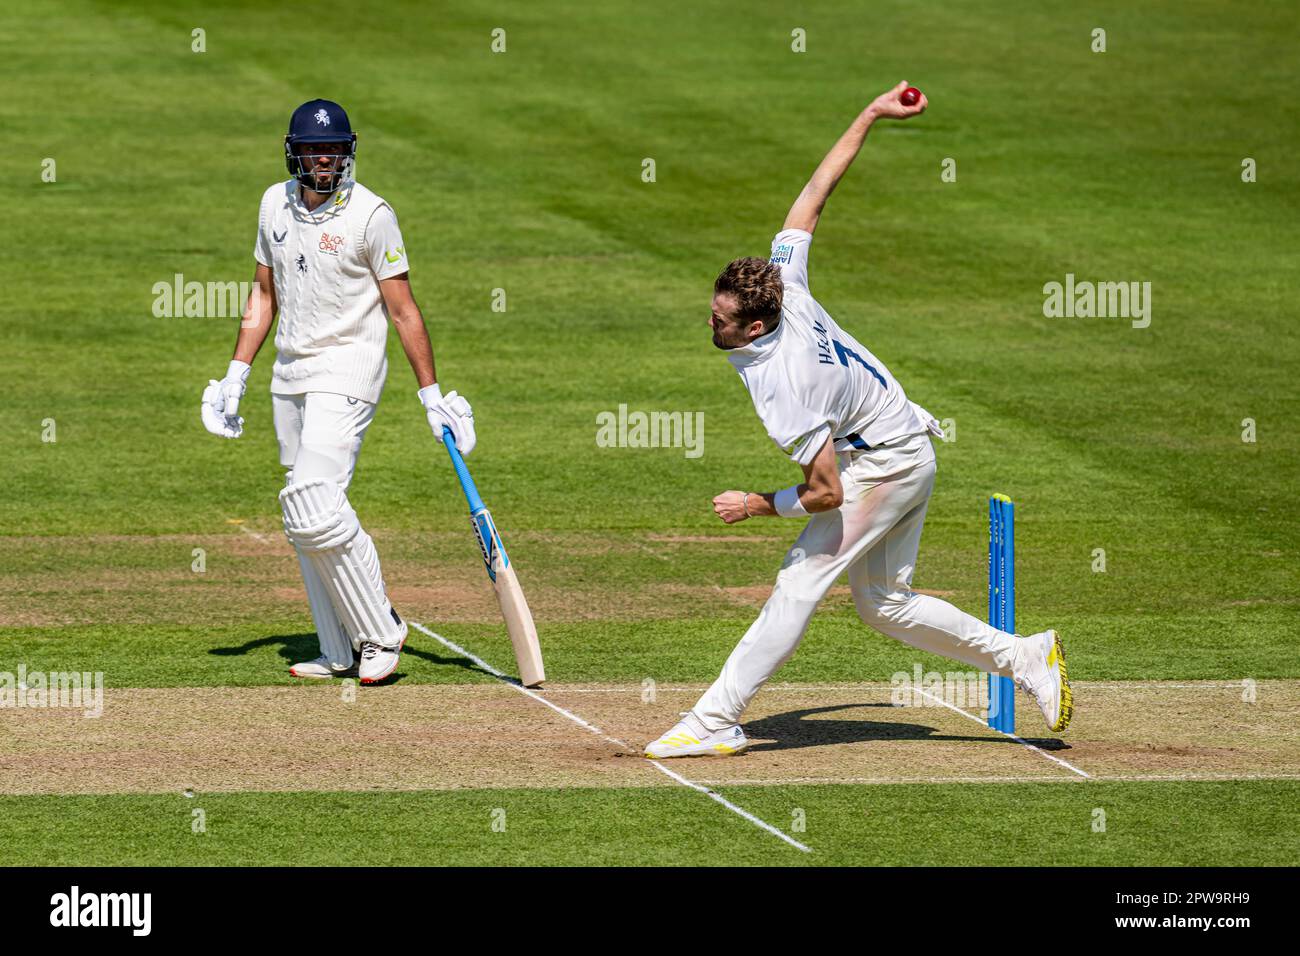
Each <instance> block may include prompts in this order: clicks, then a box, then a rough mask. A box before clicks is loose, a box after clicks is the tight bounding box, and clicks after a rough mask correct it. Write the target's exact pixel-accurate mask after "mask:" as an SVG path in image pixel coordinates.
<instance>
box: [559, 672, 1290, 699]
mask: <svg viewBox="0 0 1300 956" xmlns="http://www.w3.org/2000/svg"><path fill="white" fill-rule="evenodd" d="M963 673H966V672H963ZM969 673H971V674H974V675H976V676H977V677H983V676H984V675H983V673H982V672H980V671H970V672H969ZM1271 683H1278V684H1283V683H1295V681H1294V680H1291V679H1288V678H1261V679H1260V680H1258V681H1256V682H1255V686H1256V687H1267V686H1268V685H1269V684H1271ZM1070 684H1071V686H1073V687H1077V688H1083V689H1087V690H1214V689H1222V690H1241V689H1242V684H1241V681H1200V682H1198V683H1194V684H1176V683H1171V682H1163V681H1155V682H1148V683H1139V682H1137V681H1081V680H1072V681H1070ZM561 686H562V689H563V690H564V692H565V693H566V694H636V695H637V696H640V695H641V693H642V692H643V691H644V690H645V688H644V687H643V686H642V685H641V684H607V685H604V686H599V685H597V686H587V687H583V686H580V685H569V684H564V685H561ZM710 686H711V685H709V684H673V685H667V684H661V685H658V686H657V687H656V688H655V690H656V691H663V692H667V693H678V692H680V693H687V692H692V693H698V692H701V691H705V690H708V689H709V687H710ZM897 686H898V685H896V684H891V683H886V682H884V681H873V682H867V683H855V684H767V685H764V687H763V694H764V696H766V695H768V694H781V693H785V694H790V693H800V692H802V691H809V690H828V691H844V692H849V691H855V690H890V691H892V690H894V689H895V688H896V687H897Z"/></svg>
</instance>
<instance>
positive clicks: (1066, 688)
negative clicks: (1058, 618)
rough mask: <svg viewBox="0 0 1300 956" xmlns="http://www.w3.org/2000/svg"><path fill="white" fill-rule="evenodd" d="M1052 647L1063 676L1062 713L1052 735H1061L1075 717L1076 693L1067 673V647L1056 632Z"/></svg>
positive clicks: (1053, 633)
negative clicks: (1072, 689) (1071, 687)
mask: <svg viewBox="0 0 1300 956" xmlns="http://www.w3.org/2000/svg"><path fill="white" fill-rule="evenodd" d="M1052 647H1053V648H1054V649H1055V651H1056V669H1057V670H1058V671H1059V672H1060V674H1061V713H1060V715H1059V716H1058V717H1057V718H1056V723H1054V724H1052V727H1051V729H1052V733H1054V734H1059V733H1060V732H1061V731H1063V730H1065V728H1066V727H1069V726H1070V718H1072V717H1073V716H1074V692H1073V691H1071V690H1070V675H1069V674H1067V673H1066V671H1065V645H1064V644H1062V643H1061V635H1060V634H1058V633H1056V631H1052Z"/></svg>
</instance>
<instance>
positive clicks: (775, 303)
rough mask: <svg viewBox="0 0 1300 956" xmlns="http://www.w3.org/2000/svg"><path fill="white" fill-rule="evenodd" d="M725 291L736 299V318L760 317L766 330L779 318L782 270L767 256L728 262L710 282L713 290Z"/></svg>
mask: <svg viewBox="0 0 1300 956" xmlns="http://www.w3.org/2000/svg"><path fill="white" fill-rule="evenodd" d="M719 292H725V293H726V294H727V295H730V296H732V297H734V298H735V300H736V318H738V319H741V320H742V321H751V322H752V321H753V320H754V319H760V320H762V323H763V329H764V330H765V331H767V332H770V331H772V329H774V328H776V324H777V323H778V322H779V321H780V320H781V299H782V297H783V295H784V292H785V287H784V286H783V285H782V284H781V270H780V269H779V268H778V267H777V266H776V265H774V264H773V263H771V262H768V261H767V260H766V259H759V258H758V257H756V256H746V257H745V258H743V259H735V260H733V261H732V262H729V263H727V268H725V269H723V270H722V272H721V273H719V275H718V278H717V280H716V281H715V282H714V283H713V293H714V295H717V294H718V293H719Z"/></svg>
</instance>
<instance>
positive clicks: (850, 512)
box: [646, 83, 1072, 758]
mask: <svg viewBox="0 0 1300 956" xmlns="http://www.w3.org/2000/svg"><path fill="white" fill-rule="evenodd" d="M905 91H907V95H906V96H905V95H904V94H905ZM913 96H914V91H911V90H910V89H909V87H908V85H907V84H906V83H900V84H899V85H898V86H897V87H895V88H894V89H893V90H890V91H889V92H887V93H884V94H882V95H881V96H879V97H877V98H876V99H875V100H874V101H873V102H872V103H871V105H869V106H868V107H867V108H866V109H865V110H863V111H862V113H860V114H859V115H858V117H857V118H856V119H855V120H854V121H853V123H852V124H851V125H850V126H849V128H848V130H847V131H846V132H845V133H844V135H843V136H841V137H840V139H839V141H838V142H837V143H836V144H835V146H834V147H832V149H831V151H830V152H829V153H827V155H826V158H825V159H823V160H822V162H821V165H819V166H818V167H817V170H816V171H815V172H814V173H813V175H812V178H811V179H810V180H809V181H808V184H807V185H806V186H804V188H803V190H802V191H801V192H800V193H799V196H798V198H797V199H796V200H795V202H794V205H793V206H791V207H790V212H789V214H788V215H787V216H786V219H785V224H784V226H783V227H782V228H781V231H780V232H778V233H777V234H776V237H775V238H774V239H773V240H772V254H771V259H770V260H764V259H758V258H752V257H751V258H743V259H736V260H735V261H733V262H731V263H730V264H729V265H728V266H727V267H726V268H725V269H724V270H723V271H722V273H721V274H720V275H719V276H718V278H717V281H716V282H715V283H714V287H713V301H712V312H711V315H710V318H709V326H710V328H711V329H712V331H713V344H714V345H715V346H717V347H718V348H719V349H722V350H724V351H725V352H726V354H727V358H728V360H729V361H730V362H731V364H732V365H733V366H734V367H735V369H736V371H737V372H738V373H739V374H740V377H741V380H742V381H743V382H744V383H745V388H746V389H747V390H748V392H749V396H750V398H751V399H752V400H753V403H754V410H755V411H756V412H757V413H758V417H759V419H760V420H761V421H762V423H763V426H764V428H765V429H766V431H767V433H768V436H769V437H770V438H771V439H772V441H774V442H775V443H776V445H777V447H779V448H780V449H781V450H782V451H783V452H784V453H785V454H786V455H788V456H789V457H790V460H791V461H793V462H794V463H795V464H796V465H798V466H799V467H800V468H801V469H802V471H803V480H802V481H801V482H799V483H798V484H795V485H792V486H790V487H789V488H785V489H782V490H779V491H770V492H764V491H725V492H723V493H722V494H720V495H718V496H717V497H716V498H714V499H713V510H714V511H715V512H716V513H717V515H718V517H719V518H721V519H722V520H723V521H724V522H726V523H727V524H735V523H737V522H740V521H746V520H748V519H750V518H767V517H780V518H789V519H794V520H797V521H801V522H803V531H802V532H801V533H800V535H799V538H798V540H797V541H795V543H794V546H793V547H792V548H790V550H789V552H787V554H786V556H785V561H784V562H783V564H782V566H781V571H780V573H779V574H778V575H777V578H776V586H775V587H774V588H773V590H772V594H771V597H769V598H768V600H767V604H766V605H765V606H764V607H763V610H762V612H761V613H760V614H759V616H758V619H757V620H756V621H755V622H754V623H753V624H752V625H751V626H750V628H749V630H748V632H746V634H745V636H744V637H743V638H742V639H741V641H740V643H739V644H738V645H737V646H736V649H735V650H734V651H732V652H731V656H730V657H728V658H727V662H726V663H725V664H724V665H723V668H722V673H721V674H720V675H719V676H718V679H717V680H715V681H714V682H713V685H712V686H711V687H710V688H709V689H708V690H707V691H706V692H705V693H704V696H703V697H701V698H700V699H699V701H698V702H697V703H696V704H695V706H694V707H693V708H692V709H691V710H690V711H689V712H688V713H687V714H685V715H684V716H683V719H682V720H681V721H680V722H679V723H677V724H676V725H675V726H674V727H673V728H672V729H670V730H669V731H668V732H667V733H665V734H664V735H663V736H662V737H660V738H659V739H658V740H656V741H654V742H652V743H650V744H649V745H648V746H647V747H646V756H648V757H653V758H662V757H685V756H699V755H717V754H724V755H725V754H734V753H739V752H740V751H742V750H744V749H745V748H746V747H748V745H749V742H748V740H747V739H746V737H745V734H744V731H743V730H742V728H741V727H740V725H739V723H738V722H739V720H740V717H741V715H742V714H743V713H744V711H745V708H746V707H748V706H749V703H750V701H752V700H753V699H754V696H755V695H756V694H757V693H758V691H759V688H761V687H762V686H763V684H764V683H765V682H766V681H767V679H768V678H769V677H771V676H772V674H773V673H775V672H776V670H777V669H778V668H779V667H780V666H781V665H782V664H784V663H785V662H786V661H787V660H789V658H790V656H791V655H792V654H793V653H794V651H795V648H796V647H798V645H799V642H800V641H801V640H802V639H803V635H804V631H805V630H806V629H807V627H808V622H809V620H810V619H811V617H812V615H813V612H814V611H815V610H816V608H817V605H818V603H819V602H820V601H821V599H822V598H823V597H824V596H825V594H826V592H827V591H828V590H829V589H830V587H831V585H832V584H833V583H834V582H835V580H836V579H837V578H838V577H839V576H840V575H841V574H844V573H847V574H848V580H849V586H850V588H851V590H852V592H853V600H854V603H855V604H856V606H857V610H858V614H859V616H860V617H861V618H862V620H863V622H865V623H866V624H868V625H870V626H871V627H873V628H875V629H876V630H878V631H881V632H882V633H884V634H887V635H889V636H890V637H894V638H897V639H898V640H900V641H903V642H905V643H907V644H910V645H912V646H913V647H917V648H920V649H921V650H924V651H929V652H930V653H933V654H939V655H942V656H944V657H948V658H952V659H954V660H958V661H962V662H963V663H966V664H969V665H972V666H974V667H977V668H979V669H980V670H983V671H987V672H989V673H992V674H1000V675H1003V676H1009V677H1011V678H1012V679H1013V680H1014V681H1015V683H1016V685H1017V686H1018V687H1020V688H1021V689H1023V690H1024V691H1026V692H1027V693H1028V694H1029V695H1030V696H1031V697H1032V698H1033V699H1034V700H1035V701H1036V702H1037V704H1038V706H1039V707H1040V708H1041V710H1042V712H1043V716H1044V718H1045V719H1046V721H1047V725H1048V727H1049V728H1050V729H1051V730H1052V731H1053V732H1058V733H1059V732H1060V731H1062V730H1064V729H1065V727H1066V725H1067V724H1068V723H1069V722H1070V716H1071V711H1072V699H1071V693H1070V684H1069V680H1068V678H1067V676H1066V672H1065V656H1064V652H1063V650H1062V646H1061V639H1060V637H1059V636H1058V635H1057V633H1056V632H1055V631H1051V630H1049V631H1044V632H1042V633H1039V634H1034V635H1031V636H1029V637H1021V636H1019V635H1016V634H1009V633H1007V632H1005V631H1000V630H998V629H996V628H994V627H991V626H990V625H988V624H985V623H984V622H983V621H981V620H980V619H979V618H976V617H974V616H972V615H970V614H967V613H965V612H963V611H961V610H959V609H957V608H956V607H953V606H952V605H951V604H949V603H948V602H946V601H942V600H940V599H939V598H936V597H930V596H928V595H924V594H917V593H916V592H914V591H913V590H912V587H911V583H912V572H913V570H914V569H915V566H916V557H917V551H918V549H919V547H920V542H921V526H922V524H923V523H924V521H925V511H926V506H927V504H928V503H929V499H930V493H931V491H932V490H933V488H934V472H935V456H934V450H933V449H932V448H931V447H930V433H934V434H941V432H940V431H939V429H938V423H937V422H935V421H934V419H933V418H932V417H931V416H930V415H929V414H928V413H927V412H925V410H924V409H922V408H920V407H919V406H917V405H915V404H913V403H911V402H909V401H908V399H907V396H906V395H905V394H904V392H903V389H902V387H901V386H900V385H899V383H898V381H897V380H896V379H895V378H894V376H893V375H891V374H890V372H889V369H887V368H886V367H885V365H884V364H883V363H882V362H881V361H880V359H878V358H877V357H876V356H875V355H873V354H872V353H871V352H869V351H868V350H867V349H866V348H865V347H864V346H863V345H862V344H861V343H860V342H859V341H858V340H857V339H855V338H854V337H853V336H851V335H850V334H849V333H848V332H846V331H845V330H844V329H842V328H841V327H840V326H839V325H838V324H837V323H836V322H835V320H834V319H832V318H831V317H830V315H829V314H827V312H826V310H825V309H823V308H822V306H821V305H820V304H819V303H818V302H817V300H816V299H814V298H813V296H812V293H811V291H809V285H808V251H809V248H810V247H811V245H812V238H813V233H814V232H815V231H816V229H817V222H818V219H819V218H820V217H821V213H822V209H823V207H824V206H825V204H826V200H827V198H828V197H829V196H830V194H831V192H832V191H833V190H834V189H835V186H836V184H837V183H838V182H839V181H840V178H841V177H842V176H843V175H844V173H845V172H846V171H847V170H848V168H849V166H850V165H851V164H852V162H853V160H854V159H855V158H856V157H857V155H858V152H859V150H861V148H862V144H863V143H864V142H865V140H866V138H867V133H868V132H869V131H870V129H871V127H872V126H873V125H874V124H875V123H876V122H878V121H880V120H887V119H888V120H907V119H911V118H912V117H915V116H918V115H919V114H921V113H923V112H924V111H925V108H926V105H927V103H926V99H925V97H924V96H920V97H919V99H915V100H914V99H913Z"/></svg>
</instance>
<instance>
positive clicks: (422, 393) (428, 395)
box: [415, 382, 442, 408]
mask: <svg viewBox="0 0 1300 956" xmlns="http://www.w3.org/2000/svg"><path fill="white" fill-rule="evenodd" d="M415 397H416V398H418V399H419V400H420V404H421V405H423V406H424V407H425V408H428V407H429V406H430V405H436V404H438V403H439V402H440V401H442V389H441V388H439V387H438V383H437V382H434V383H433V384H432V385H426V386H424V388H422V389H420V390H419V391H418V392H416V393H415Z"/></svg>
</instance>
